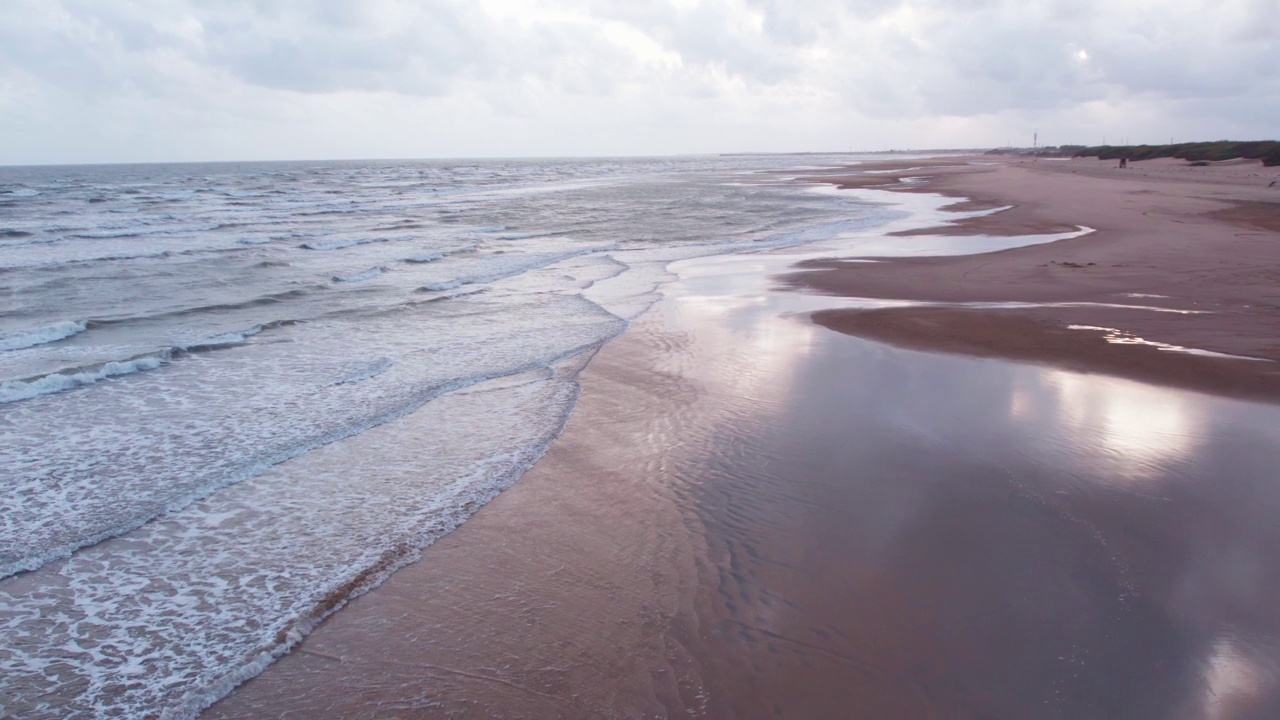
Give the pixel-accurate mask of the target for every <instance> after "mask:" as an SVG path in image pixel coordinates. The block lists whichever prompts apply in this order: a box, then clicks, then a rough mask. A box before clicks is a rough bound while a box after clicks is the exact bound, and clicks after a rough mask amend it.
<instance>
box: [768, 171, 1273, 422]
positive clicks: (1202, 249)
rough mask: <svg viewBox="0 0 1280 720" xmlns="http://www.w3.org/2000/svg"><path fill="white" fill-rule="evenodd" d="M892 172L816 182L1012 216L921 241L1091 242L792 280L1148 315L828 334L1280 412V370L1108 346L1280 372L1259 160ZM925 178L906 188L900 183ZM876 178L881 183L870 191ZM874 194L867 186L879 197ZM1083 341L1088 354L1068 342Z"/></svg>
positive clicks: (980, 321)
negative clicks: (1254, 402) (1120, 335)
mask: <svg viewBox="0 0 1280 720" xmlns="http://www.w3.org/2000/svg"><path fill="white" fill-rule="evenodd" d="M971 160H974V161H977V162H982V163H989V164H982V165H972V164H969V165H966V164H957V163H956V162H955V160H954V159H948V160H945V161H944V160H937V161H934V162H933V163H931V164H928V165H924V166H921V165H922V164H921V163H899V164H897V165H896V166H895V165H892V164H886V165H884V166H881V167H878V168H875V169H877V170H879V171H881V172H879V173H877V174H875V175H865V174H864V175H853V176H851V177H847V178H846V177H841V176H838V175H831V174H825V175H823V176H815V177H812V178H809V179H811V180H814V181H818V182H830V183H834V184H837V185H841V186H843V187H855V188H856V187H867V186H873V187H879V188H881V189H889V190H901V191H903V192H935V193H941V194H944V195H950V196H954V197H957V198H958V199H962V201H961V202H958V203H957V204H956V205H955V206H953V207H952V208H951V209H955V210H974V209H981V208H1008V209H1005V210H1001V211H999V212H995V213H994V214H990V215H985V216H982V217H977V218H968V219H961V220H958V221H957V222H955V223H953V224H951V225H948V226H944V227H940V228H928V229H920V230H916V231H912V233H909V234H947V235H955V236H965V235H980V234H986V235H992V234H994V235H1023V234H1032V233H1051V232H1063V231H1066V230H1071V229H1074V228H1075V227H1077V226H1086V227H1090V228H1094V229H1096V232H1094V233H1091V234H1089V235H1086V236H1083V237H1080V238H1075V239H1071V240H1065V241H1060V242H1055V243H1051V244H1047V245H1038V246H1032V247H1024V248H1017V249H1013V250H1006V251H1003V252H997V253H989V254H983V255H970V256H958V257H931V258H906V259H888V260H886V261H884V262H881V263H875V264H867V263H853V262H839V261H828V262H811V263H807V264H806V266H805V268H804V270H805V271H804V272H801V273H797V274H795V275H792V276H790V277H789V278H788V281H789V282H791V283H793V284H795V285H798V286H802V287H805V288H808V289H811V290H815V291H818V292H824V293H830V294H835V295H845V296H855V297H874V298H895V299H907V300H921V301H928V302H938V303H965V302H1032V303H1096V304H1106V305H1141V306H1153V307H1159V308H1164V309H1172V310H1180V311H1185V314H1183V313H1169V312H1155V311H1152V310H1139V309H1126V308H1115V307H1096V306H1095V307H1051V308H1035V309H1023V310H1020V311H1018V312H1016V313H1014V312H1010V311H1000V312H984V311H973V310H969V311H966V310H962V309H954V308H953V309H951V310H948V311H942V310H939V309H936V308H916V309H912V308H904V309H893V310H876V311H872V312H861V311H855V310H847V311H844V310H842V311H831V312H824V313H822V314H821V315H820V316H819V317H818V318H817V319H818V321H819V322H821V323H822V324H823V325H824V326H826V327H830V328H832V329H836V330H840V331H843V332H849V333H853V334H858V335H863V336H866V337H873V338H876V339H878V340H881V341H884V342H890V343H896V344H899V345H902V346H905V347H912V348H917V349H935V350H939V351H945V352H964V353H972V354H977V355H985V356H998V357H1009V358H1013V359H1018V360H1027V361H1034V362H1044V363H1051V364H1056V365H1060V366H1063V367H1070V368H1072V369H1076V370H1085V371H1097V372H1106V373H1112V374H1119V375H1124V376H1127V377H1134V378H1138V379H1145V380H1149V381H1152V382H1160V383H1166V384H1171V385H1177V386H1182V387H1188V388H1192V389H1197V390H1202V391H1208V392H1220V393H1224V394H1229V395H1234V396H1238V397H1256V398H1259V399H1272V400H1274V399H1276V398H1280V364H1278V363H1276V362H1250V361H1245V360H1229V359H1217V360H1209V359H1206V358H1204V357H1195V356H1191V355H1182V354H1176V353H1169V352H1166V351H1161V350H1158V349H1156V348H1155V347H1140V346H1133V345H1117V344H1109V343H1106V342H1104V341H1103V340H1102V338H1103V337H1104V335H1105V334H1106V333H1105V332H1104V331H1088V330H1071V331H1068V330H1067V326H1068V325H1077V326H1092V327H1098V328H1114V329H1118V330H1121V331H1124V332H1125V333H1128V334H1129V335H1131V336H1134V337H1138V338H1144V339H1146V340H1151V341H1155V342H1159V343H1165V344H1168V345H1176V346H1181V347H1188V348H1196V349H1201V350H1208V351H1214V352H1220V353H1226V354H1231V355H1241V356H1247V357H1252V358H1261V359H1265V360H1270V361H1280V185H1278V186H1276V187H1268V185H1269V183H1271V182H1272V181H1274V180H1277V179H1280V168H1264V167H1263V166H1262V165H1261V163H1259V162H1258V161H1243V162H1227V163H1220V164H1216V165H1213V166H1209V167H1195V166H1191V165H1189V164H1187V163H1185V162H1183V161H1179V160H1153V161H1146V162H1141V163H1133V166H1132V168H1130V169H1128V170H1121V169H1119V168H1117V167H1116V166H1115V163H1114V162H1113V161H1100V160H1095V159H1083V158H1082V159H1074V160H1038V161H1031V160H1007V159H995V160H993V159H990V158H988V157H987V156H977V157H974V158H971ZM904 177H915V178H924V180H923V181H922V182H919V181H918V182H916V183H913V184H911V185H907V186H903V185H900V184H896V183H898V181H899V180H900V179H901V178H904ZM868 178H871V180H868ZM868 183H870V184H869V185H868ZM1073 335H1075V336H1077V337H1078V341H1075V340H1073V339H1072V336H1073Z"/></svg>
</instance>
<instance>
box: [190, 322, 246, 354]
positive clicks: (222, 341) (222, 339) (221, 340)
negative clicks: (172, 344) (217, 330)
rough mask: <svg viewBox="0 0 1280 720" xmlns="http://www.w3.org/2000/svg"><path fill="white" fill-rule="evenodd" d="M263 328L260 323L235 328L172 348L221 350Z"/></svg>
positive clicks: (195, 350) (191, 351)
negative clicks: (241, 328)
mask: <svg viewBox="0 0 1280 720" xmlns="http://www.w3.org/2000/svg"><path fill="white" fill-rule="evenodd" d="M264 329H265V328H264V326H262V325H254V326H253V327H251V328H247V329H245V330H237V331H235V332H229V333H223V334H221V335H214V336H213V337H211V338H205V339H204V340H200V341H198V342H194V343H191V344H190V345H179V346H178V347H176V348H174V350H175V351H177V352H180V353H198V352H208V351H210V350H223V349H226V348H229V347H233V346H236V345H239V344H241V343H243V342H244V341H245V340H247V339H249V338H251V337H253V336H254V335H257V334H258V333H260V332H262V331H263V330H264Z"/></svg>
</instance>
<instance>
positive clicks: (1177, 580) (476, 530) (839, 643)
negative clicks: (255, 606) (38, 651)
mask: <svg viewBox="0 0 1280 720" xmlns="http://www.w3.org/2000/svg"><path fill="white" fill-rule="evenodd" d="M988 160H989V159H988V158H985V157H981V156H978V157H964V158H939V159H935V160H931V161H925V162H920V161H914V162H910V163H906V164H905V165H904V164H886V165H884V166H879V167H865V168H860V170H863V171H865V170H883V171H885V172H878V173H876V174H874V175H867V174H857V175H855V174H852V173H844V174H838V173H824V174H821V175H814V176H811V177H808V178H806V180H809V181H816V182H822V183H832V184H837V185H839V186H841V187H845V188H849V189H851V190H852V191H855V192H856V191H857V190H858V189H860V188H861V189H865V188H873V187H874V188H879V189H881V190H883V189H884V188H885V187H892V188H894V189H896V190H902V191H904V192H908V193H914V192H933V193H942V194H945V195H947V196H950V197H956V198H957V199H960V198H964V199H965V201H964V202H963V203H962V204H959V205H957V206H955V207H954V209H959V210H970V211H971V210H979V209H992V208H1002V207H1006V206H1012V207H1011V208H1010V209H1007V210H1002V211H1000V212H996V213H994V214H990V215H986V216H984V217H980V218H973V219H971V220H963V221H960V222H957V223H955V224H954V225H950V226H947V227H944V228H941V229H938V228H926V227H909V228H907V229H905V230H902V231H900V234H899V235H898V236H897V237H898V238H900V239H901V241H902V242H912V241H913V239H915V238H919V237H923V236H937V235H940V234H950V235H954V236H956V237H957V238H958V239H959V240H961V241H962V240H963V239H964V238H965V237H969V236H971V235H974V236H976V235H993V234H1008V235H1023V234H1035V233H1060V232H1069V231H1074V230H1075V229H1076V228H1077V227H1079V226H1087V227H1089V228H1092V229H1094V232H1091V233H1089V234H1086V235H1083V236H1080V237H1077V238H1074V239H1069V240H1061V241H1058V242H1053V243H1048V244H1042V245H1035V246H1029V247H1022V248H1016V249H1012V250H1006V251H1002V252H997V253H987V254H981V255H960V256H953V257H928V258H894V259H887V260H884V261H881V262H874V263H868V262H853V261H849V260H839V261H832V260H821V259H815V258H812V257H810V258H808V259H804V258H799V257H798V256H797V258H796V259H802V260H803V262H801V263H800V264H799V265H798V266H797V265H796V264H795V263H794V262H793V258H791V257H790V256H788V255H786V254H779V255H777V256H776V257H774V258H773V259H769V258H768V257H766V256H752V255H740V256H733V257H724V258H710V259H702V260H693V261H686V262H683V263H678V264H677V267H675V268H674V269H675V270H676V271H677V272H678V273H679V275H680V277H681V279H680V280H679V281H677V282H675V283H672V284H671V285H669V286H668V287H667V288H666V290H665V298H664V299H663V300H662V301H660V302H659V303H658V304H657V305H655V306H654V307H653V308H652V309H651V310H650V311H649V312H648V313H647V314H645V315H644V316H642V317H641V318H640V319H639V320H637V321H636V322H634V323H633V324H632V326H631V328H630V329H629V330H628V331H627V332H626V333H625V334H624V335H623V336H621V337H620V338H618V339H617V340H615V341H613V342H610V343H609V344H607V345H605V346H604V347H603V348H602V349H601V350H600V351H599V352H598V353H597V355H596V356H595V358H594V359H593V360H592V361H591V363H590V365H589V366H588V367H587V369H586V370H585V371H584V372H583V373H582V375H581V376H580V381H581V388H582V395H581V399H580V402H579V404H578V406H577V409H576V410H575V412H574V414H573V415H572V417H571V418H570V420H569V423H568V425H567V427H566V429H565V432H564V434H563V435H561V436H560V437H559V439H558V440H556V441H555V443H554V444H553V445H552V446H551V449H550V451H549V452H548V453H547V454H546V455H545V456H544V457H543V458H542V459H541V460H540V461H539V462H538V463H537V464H536V465H535V466H534V468H533V469H532V470H531V471H529V472H528V473H527V474H526V475H524V477H522V478H521V479H520V480H519V481H518V482H517V483H516V484H515V486H514V487H512V488H511V489H509V490H507V491H506V492H504V493H503V494H501V495H500V496H499V497H498V498H497V499H495V500H494V501H492V502H491V503H490V504H488V505H486V506H485V507H484V508H482V509H481V510H480V511H479V512H478V513H477V514H476V515H475V516H474V517H473V518H472V519H471V520H469V521H468V522H466V523H465V524H463V525H462V526H461V527H460V528H458V529H457V530H456V531H454V532H453V533H451V534H450V535H448V536H446V537H445V538H444V539H442V540H440V541H439V542H437V543H436V544H435V545H433V546H431V547H430V548H428V549H427V550H426V551H425V553H424V555H423V559H422V560H421V561H420V562H418V563H416V564H413V565H411V566H409V567H407V568H405V569H403V570H401V571H399V572H398V573H396V574H395V575H393V576H392V577H391V578H390V579H389V580H388V581H387V582H386V583H385V584H383V585H382V586H381V587H379V588H377V589H376V590H374V591H372V592H370V593H369V594H367V595H364V596H362V597H360V598H357V599H356V600H354V601H353V602H352V603H350V604H349V605H348V606H347V607H345V608H344V609H342V610H340V611H339V612H337V613H336V614H335V615H333V616H332V617H330V618H329V619H328V620H327V621H326V622H325V623H324V624H323V625H322V626H321V627H320V628H319V629H318V630H316V631H315V632H314V633H313V634H311V635H309V636H308V637H307V638H305V639H304V640H303V641H302V643H301V644H300V645H299V646H298V647H297V648H296V649H295V650H294V651H293V652H291V653H290V654H289V655H287V656H285V657H283V658H281V659H280V660H279V661H277V662H276V663H274V664H273V665H271V666H270V667H268V669H267V670H266V671H265V672H264V673H262V674H261V675H259V676H258V677H256V678H254V679H253V680H250V681H249V682H247V683H245V684H244V685H243V686H241V687H240V688H238V689H237V690H236V691H234V692H233V693H232V694H231V695H229V696H227V697H226V698H224V699H223V700H222V701H220V702H218V703H217V704H216V705H214V706H213V707H212V708H210V709H209V710H207V711H206V712H205V713H204V715H202V717H206V718H257V717H281V718H291V717H292V718H304V717H307V718H317V717H325V718H327V717H334V718H337V717H342V718H400V717H403V718H410V717H475V718H480V717H510V718H579V717H582V718H585V717H617V718H633V717H672V718H674V717H701V718H725V717H735V718H757V717H788V718H791V717H866V718H878V717H914V718H1011V719H1012V718H1084V717H1123V718H1175V719H1178V720H1196V719H1200V718H1205V719H1207V718H1231V719H1233V720H1235V719H1243V718H1263V717H1274V716H1275V715H1276V714H1277V713H1280V682H1278V681H1280V673H1278V672H1277V671H1276V668H1277V667H1280V650H1277V648H1280V611H1278V610H1277V607H1276V605H1275V603H1274V597H1275V593H1276V592H1277V590H1280V563H1278V562H1276V560H1275V556H1274V552H1273V550H1274V547H1275V546H1276V543H1277V542H1280V523H1277V522H1276V520H1275V518H1277V517H1280V512H1278V511H1280V488H1277V487H1276V486H1275V483H1274V480H1275V472H1274V469H1275V468H1276V467H1280V407H1278V406H1276V405H1274V404H1273V403H1272V402H1271V401H1273V400H1275V399H1276V398H1277V397H1280V374H1278V373H1277V371H1276V369H1275V362H1274V361H1277V360H1280V344H1278V342H1277V338H1280V314H1278V312H1280V289H1277V283H1276V279H1277V277H1280V244H1278V243H1277V240H1280V228H1277V225H1276V222H1277V220H1276V214H1275V208H1276V207H1277V206H1276V205H1275V204H1274V203H1277V202H1280V189H1277V188H1270V189H1268V188H1267V183H1268V182H1270V179H1274V178H1275V177H1276V176H1277V175H1280V172H1277V170H1276V169H1275V168H1268V169H1263V168H1261V167H1260V166H1259V165H1257V164H1237V165H1228V166H1225V167H1210V168H1195V169H1194V170H1195V171H1199V170H1204V171H1205V172H1203V173H1197V174H1194V175H1193V174H1190V172H1191V171H1188V170H1187V169H1185V168H1183V167H1179V166H1177V165H1175V164H1172V163H1163V164H1162V163H1157V162H1152V163H1151V164H1150V165H1149V166H1148V164H1147V163H1138V164H1137V165H1136V166H1135V168H1134V169H1132V170H1127V171H1119V170H1114V171H1113V170H1112V168H1111V167H1110V166H1111V163H1100V162H1098V161H1094V160H1077V161H1038V162H1035V163H1031V162H1030V161H1028V162H1027V163H1022V164H1020V163H1018V162H1017V161H1005V160H1001V161H993V162H995V164H991V165H985V164H984V165H973V164H970V163H971V162H974V161H977V162H984V163H985V162H988ZM1024 165H1030V167H1024ZM1118 173H1127V174H1125V175H1118ZM907 177H922V178H925V179H924V180H921V181H916V182H912V183H908V184H906V185H903V184H901V183H900V182H899V181H900V179H901V178H907ZM908 224H909V223H908ZM822 295H830V296H840V297H857V298H879V299H892V300H904V301H916V302H917V303H928V305H923V304H917V305H913V306H908V307H879V308H872V307H868V308H865V309H850V308H848V307H837V305H836V304H834V303H833V304H832V306H831V307H830V308H827V309H819V310H818V312H816V313H814V312H812V311H813V310H814V308H815V307H818V308H820V307H821V302H820V300H821V298H820V297H819V296H822ZM832 299H833V300H834V299H835V298H832ZM958 303H982V304H992V303H1017V304H1018V305H1017V306H1016V307H1004V308H999V307H990V306H983V307H978V306H974V305H968V306H966V305H958ZM1031 304H1040V306H1035V307H1032V306H1029V305H1031ZM1116 306H1127V307H1116ZM1149 308H1158V309H1155V310H1153V309H1149ZM1073 325H1074V326H1090V327H1094V328H1111V329H1113V330H1088V329H1073V328H1072V327H1070V326H1073ZM833 330H835V331H837V332H833ZM1108 333H1110V334H1111V335H1112V336H1113V337H1128V338H1134V337H1140V338H1143V339H1145V340H1148V341H1153V342H1157V343H1163V344H1165V346H1166V347H1168V346H1176V347H1178V348H1183V349H1193V350H1200V351H1209V352H1213V353H1222V354H1227V355H1235V356H1243V357H1244V358H1255V359H1243V358H1230V357H1219V356H1214V355H1206V354H1192V353H1187V352H1179V351H1177V350H1170V349H1161V348H1160V347H1159V346H1155V345H1142V344H1135V343H1132V342H1130V343H1127V344H1126V343H1120V344H1117V343H1109V342H1107V340H1106V336H1107V335H1108Z"/></svg>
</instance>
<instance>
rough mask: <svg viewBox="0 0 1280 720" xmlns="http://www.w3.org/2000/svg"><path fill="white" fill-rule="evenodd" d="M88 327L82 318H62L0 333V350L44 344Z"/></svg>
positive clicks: (80, 331)
mask: <svg viewBox="0 0 1280 720" xmlns="http://www.w3.org/2000/svg"><path fill="white" fill-rule="evenodd" d="M88 328H89V325H88V323H87V322H85V321H84V320H63V321H62V322H56V323H50V324H48V325H41V326H40V327H34V328H26V329H23V330H17V331H15V332H11V333H8V334H6V335H0V350H21V349H23V348H29V347H34V346H36V345H44V344H46V343H51V342H57V341H59V340H62V339H65V338H69V337H71V336H72V335H75V334H76V333H82V332H84V331H85V330H87V329H88Z"/></svg>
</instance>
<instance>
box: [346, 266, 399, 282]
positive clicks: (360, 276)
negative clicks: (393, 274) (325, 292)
mask: <svg viewBox="0 0 1280 720" xmlns="http://www.w3.org/2000/svg"><path fill="white" fill-rule="evenodd" d="M384 272H386V268H384V267H381V266H379V265H375V266H373V267H371V268H369V269H368V270H364V271H362V272H358V273H352V274H350V275H334V276H333V281H334V282H343V283H354V282H362V281H364V280H372V279H373V278H376V277H378V276H379V275H381V274H382V273H384Z"/></svg>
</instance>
